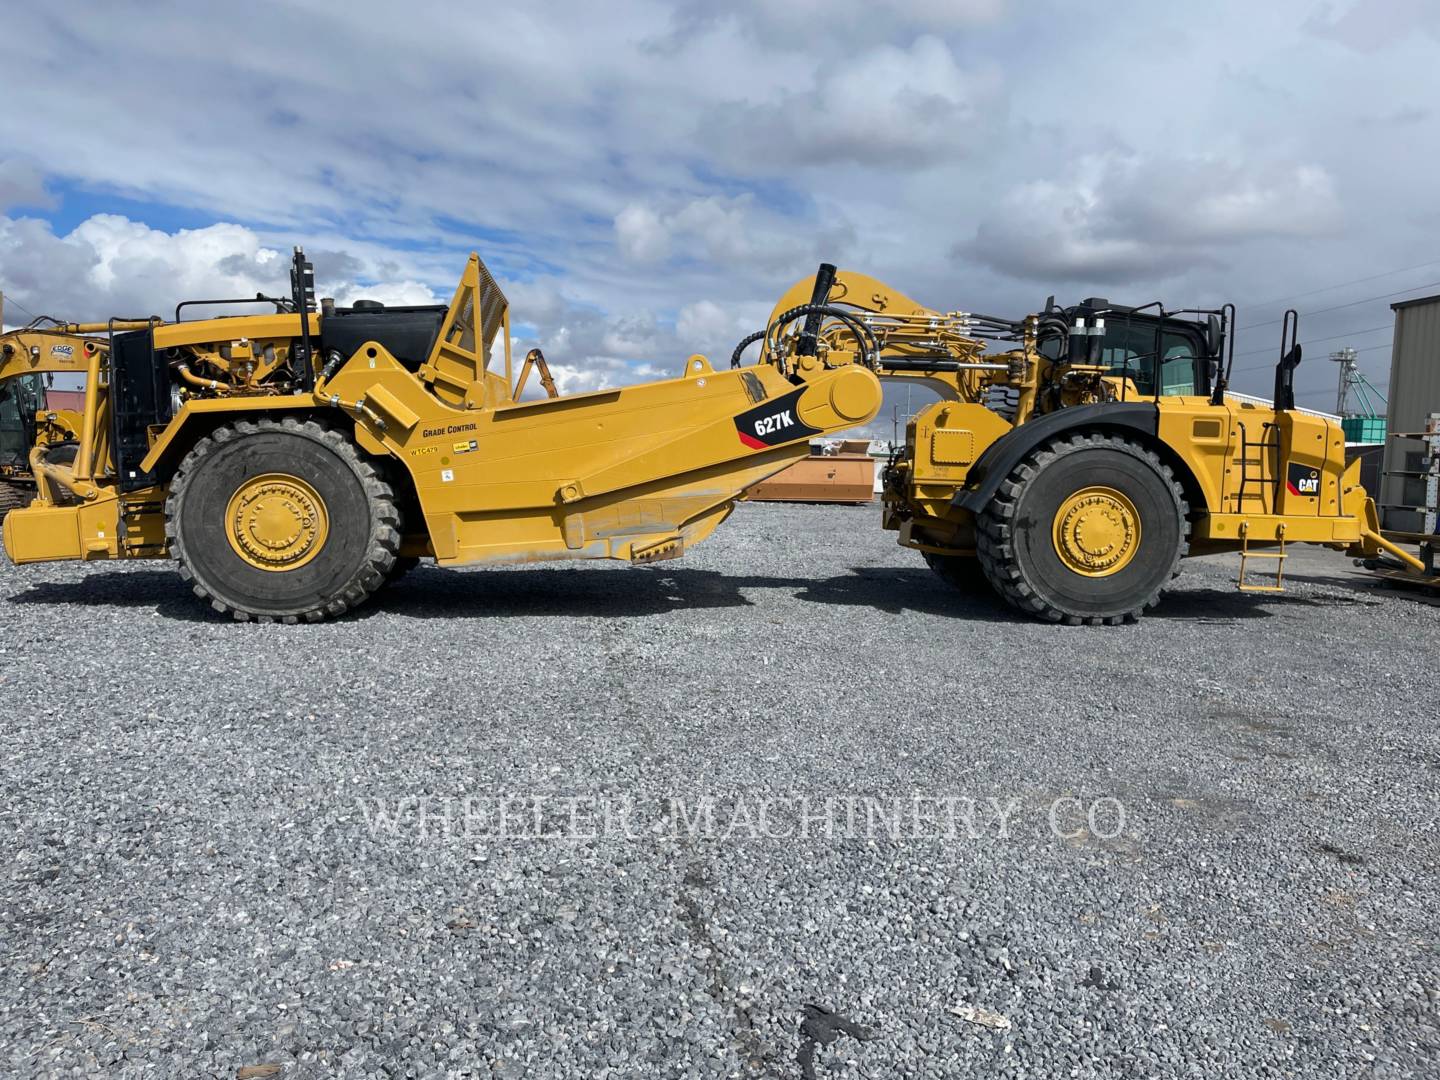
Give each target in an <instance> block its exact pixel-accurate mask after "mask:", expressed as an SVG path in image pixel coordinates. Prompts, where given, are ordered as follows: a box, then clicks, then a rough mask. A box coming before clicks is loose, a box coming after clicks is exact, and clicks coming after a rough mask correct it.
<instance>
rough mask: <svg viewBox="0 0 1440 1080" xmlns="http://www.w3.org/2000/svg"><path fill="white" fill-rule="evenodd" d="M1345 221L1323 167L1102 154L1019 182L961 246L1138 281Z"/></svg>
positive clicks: (1075, 272) (996, 261) (1058, 270)
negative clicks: (1057, 173)
mask: <svg viewBox="0 0 1440 1080" xmlns="http://www.w3.org/2000/svg"><path fill="white" fill-rule="evenodd" d="M1339 220H1340V204H1339V199H1338V197H1337V194H1336V190H1335V185H1334V182H1333V180H1332V179H1331V177H1330V176H1329V174H1328V173H1327V172H1326V171H1325V170H1324V169H1323V168H1321V167H1319V166H1317V165H1314V164H1308V163H1301V164H1297V163H1281V162H1270V163H1261V164H1258V165H1257V164H1255V163H1251V164H1250V165H1249V166H1248V167H1244V168H1242V167H1241V166H1239V165H1238V164H1236V163H1234V162H1231V161H1225V160H1221V159H1217V158H1213V157H1191V158H1174V157H1164V158H1141V157H1138V156H1135V155H1117V156H1098V155H1097V156H1091V157H1089V158H1086V159H1081V160H1079V161H1076V162H1074V163H1072V165H1071V166H1070V167H1069V169H1068V175H1067V177H1066V178H1065V179H1064V180H1035V181H1031V182H1029V183H1025V184H1022V185H1020V186H1019V187H1017V188H1015V189H1014V190H1013V191H1012V192H1011V193H1010V194H1009V195H1008V196H1006V197H1005V198H1004V199H1003V200H1002V202H1001V205H1000V208H999V212H998V213H996V214H995V215H993V216H992V217H991V218H990V219H989V220H988V221H986V222H984V223H982V224H981V225H980V226H979V227H978V228H977V229H976V231H975V234H974V237H973V239H971V240H970V241H969V242H967V243H964V244H962V245H960V248H959V251H960V252H961V253H962V254H964V255H967V256H970V257H973V258H976V259H978V260H980V261H982V262H984V263H986V264H988V265H990V266H992V267H994V268H995V269H997V270H1000V271H1002V272H1004V273H1007V274H1011V275H1013V276H1015V277H1021V278H1032V279H1035V280H1040V281H1047V280H1048V281H1054V280H1064V281H1073V280H1086V281H1094V282H1127V281H1138V280H1144V279H1150V280H1156V279H1161V278H1166V277H1173V276H1175V275H1177V274H1181V273H1184V272H1187V271H1190V270H1193V269H1194V268H1196V267H1200V266H1212V267H1213V266H1220V265H1223V263H1222V260H1221V257H1220V256H1221V255H1222V253H1224V252H1225V251H1226V250H1227V249H1228V248H1229V247H1231V246H1233V245H1236V244H1241V243H1246V242H1250V241H1255V240H1264V239H1268V238H1274V237H1287V236H1295V237H1308V236H1316V235H1320V234H1323V233H1325V232H1328V231H1330V230H1333V229H1334V228H1335V227H1336V226H1337V224H1338V223H1339Z"/></svg>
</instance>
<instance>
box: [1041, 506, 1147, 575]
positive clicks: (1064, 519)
mask: <svg viewBox="0 0 1440 1080" xmlns="http://www.w3.org/2000/svg"><path fill="white" fill-rule="evenodd" d="M1053 535H1054V541H1055V553H1056V554H1057V555H1059V556H1060V561H1061V562H1062V563H1063V564H1064V565H1065V566H1066V568H1067V569H1070V570H1073V571H1074V572H1075V573H1077V574H1083V575H1085V576H1086V577H1107V576H1108V575H1110V574H1115V573H1119V572H1120V571H1121V570H1123V569H1125V567H1126V566H1127V565H1128V564H1129V562H1130V560H1131V559H1133V558H1134V557H1135V552H1136V551H1138V550H1139V548H1140V514H1139V513H1138V512H1137V511H1136V509H1135V504H1134V503H1132V502H1131V501H1130V500H1129V499H1128V498H1127V497H1126V496H1125V495H1123V494H1122V493H1120V492H1119V491H1116V490H1115V489H1114V488H1110V487H1103V486H1100V485H1096V486H1094V487H1087V488H1083V489H1081V490H1080V491H1077V492H1075V494H1073V495H1071V496H1070V497H1069V498H1068V499H1066V500H1065V501H1064V502H1062V503H1061V504H1060V508H1059V509H1058V510H1056V512H1055V528H1054V534H1053Z"/></svg>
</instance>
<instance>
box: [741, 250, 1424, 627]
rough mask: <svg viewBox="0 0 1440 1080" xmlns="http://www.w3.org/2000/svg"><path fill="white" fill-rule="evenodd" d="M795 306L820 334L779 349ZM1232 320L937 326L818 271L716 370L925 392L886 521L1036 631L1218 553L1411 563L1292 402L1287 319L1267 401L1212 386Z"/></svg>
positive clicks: (1331, 426) (870, 286)
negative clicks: (918, 386) (863, 376)
mask: <svg viewBox="0 0 1440 1080" xmlns="http://www.w3.org/2000/svg"><path fill="white" fill-rule="evenodd" d="M795 312H819V313H821V314H820V322H819V324H818V325H813V324H811V323H809V322H807V324H806V326H805V328H804V330H803V332H799V333H796V334H792V335H791V336H789V337H782V336H781V335H780V334H779V333H778V331H777V329H776V328H777V327H781V326H784V325H791V320H793V318H794V313H795ZM1187 316H1188V317H1187ZM1233 320H1234V308H1233V306H1231V305H1227V306H1226V307H1225V308H1222V309H1216V310H1213V311H1194V310H1191V311H1180V312H1170V311H1166V310H1164V308H1163V307H1162V306H1161V305H1159V304H1150V305H1146V306H1145V307H1143V308H1131V307H1124V306H1121V305H1116V304H1111V303H1109V302H1108V301H1105V300H1099V299H1092V300H1087V301H1085V302H1084V303H1083V304H1079V305H1075V306H1073V307H1069V308H1057V307H1056V306H1055V304H1054V301H1053V299H1052V300H1051V302H1050V303H1049V304H1047V306H1046V309H1045V310H1044V311H1043V312H1040V313H1039V314H1035V315H1031V316H1029V317H1027V318H1024V319H1019V320H1012V319H1003V318H995V317H991V316H985V315H978V314H974V313H969V312H939V311H934V310H931V309H929V308H927V307H925V306H923V305H921V304H918V303H916V302H915V301H914V300H911V299H910V298H908V297H906V296H904V295H903V294H901V293H899V292H897V291H895V290H894V289H892V288H890V287H889V286H887V285H885V284H883V283H881V282H879V281H876V280H875V279H873V278H870V277H866V276H865V275H863V274H857V273H851V272H839V271H837V270H836V269H835V268H834V267H833V266H828V265H824V266H822V267H821V268H820V272H819V274H818V275H817V276H816V277H814V278H807V279H805V280H804V281H801V282H799V283H798V284H796V285H795V286H794V287H793V288H792V289H791V290H790V291H789V292H788V293H787V294H786V295H785V296H784V297H782V299H781V300H780V302H779V304H777V305H776V308H775V313H774V315H773V317H772V319H771V323H770V328H769V329H768V330H767V331H761V332H759V333H757V334H754V335H751V336H750V337H749V338H746V339H745V340H744V341H742V342H741V344H740V346H739V347H738V348H737V350H736V353H735V356H734V357H733V358H732V363H734V364H737V365H738V364H739V363H740V359H741V356H742V353H743V351H744V349H745V348H746V347H747V346H748V345H750V344H751V343H753V342H756V341H763V345H762V347H761V353H760V366H761V368H762V369H763V368H764V367H766V366H768V365H770V364H774V363H780V364H782V365H783V364H785V363H787V362H790V359H789V358H790V357H791V356H792V355H794V354H803V353H805V352H806V351H807V349H813V350H814V352H815V354H816V356H817V358H818V361H819V362H820V363H821V364H837V363H842V364H843V363H845V362H850V363H861V362H862V361H863V363H864V364H865V365H867V366H869V367H872V368H873V369H874V370H876V371H878V372H879V373H880V375H881V376H882V377H884V378H892V379H919V380H923V381H924V382H925V383H926V384H927V385H929V386H930V387H932V388H933V389H934V390H935V391H936V392H937V393H938V394H939V396H940V399H941V400H939V401H937V402H936V403H935V404H933V405H930V406H929V407H927V408H925V409H923V410H921V411H920V412H919V413H917V414H916V415H915V416H914V417H913V419H912V420H911V421H910V422H909V424H908V425H907V427H906V434H905V446H904V449H903V452H901V453H898V454H897V455H896V457H895V458H894V459H893V460H892V461H891V463H890V465H889V467H888V469H887V471H886V476H885V480H884V504H885V510H884V524H885V527H886V528H890V529H895V530H897V531H898V532H899V540H900V543H901V544H903V545H905V546H907V547H911V548H915V549H916V550H918V551H920V552H922V553H923V554H924V556H925V559H926V561H927V562H928V563H929V564H930V566H931V567H932V568H933V569H934V570H935V571H936V572H937V573H938V574H939V575H940V576H941V577H942V578H944V579H946V580H947V581H949V582H951V583H952V584H955V585H957V586H960V587H962V588H972V587H974V585H975V584H976V583H977V582H978V581H979V580H981V576H982V575H983V578H984V579H985V580H988V581H989V583H990V585H991V586H993V587H994V588H995V590H996V591H997V592H998V593H999V594H1000V595H1001V596H1003V597H1004V598H1005V599H1006V600H1007V601H1008V602H1009V603H1010V604H1011V605H1013V606H1014V607H1016V608H1018V609H1019V610H1021V611H1024V612H1026V613H1029V614H1032V615H1036V616H1039V617H1041V618H1043V619H1047V620H1051V621H1055V622H1065V623H1082V622H1083V623H1118V622H1121V621H1124V620H1127V619H1133V618H1136V617H1137V616H1139V615H1140V614H1141V613H1142V612H1143V611H1144V610H1145V609H1146V608H1148V607H1150V606H1152V605H1153V604H1154V603H1155V602H1156V601H1157V599H1158V597H1159V596H1160V593H1161V590H1162V589H1164V587H1165V586H1166V584H1168V583H1169V581H1170V580H1171V578H1172V577H1173V576H1174V575H1175V574H1176V573H1177V572H1178V566H1179V561H1180V559H1181V558H1182V557H1184V556H1185V555H1200V554H1208V553H1212V552H1222V551H1236V552H1238V553H1239V554H1240V579H1239V586H1240V588H1242V589H1246V590H1263V591H1278V590H1279V589H1280V588H1281V587H1282V582H1283V570H1282V568H1283V565H1284V559H1285V549H1286V545H1288V544H1292V543H1296V542H1306V543H1316V544H1324V545H1327V546H1330V547H1333V548H1336V549H1340V550H1345V551H1348V552H1349V553H1351V554H1352V555H1356V556H1360V557H1366V558H1374V557H1376V556H1378V555H1379V554H1380V552H1382V551H1383V552H1387V553H1389V554H1390V555H1392V556H1393V557H1394V558H1396V559H1398V560H1400V561H1401V562H1402V563H1404V564H1405V565H1406V566H1409V567H1411V568H1412V569H1413V570H1415V571H1417V572H1418V571H1421V570H1423V564H1422V563H1421V562H1420V561H1419V560H1417V559H1416V558H1415V557H1414V556H1412V555H1410V554H1409V553H1408V552H1406V551H1404V550H1402V549H1401V548H1399V547H1397V546H1396V545H1395V544H1393V543H1391V542H1390V541H1389V540H1387V539H1386V538H1384V537H1382V536H1381V535H1380V530H1379V523H1378V518H1377V515H1376V511H1375V504H1374V502H1373V501H1372V500H1371V499H1370V498H1369V497H1368V496H1367V495H1366V492H1365V490H1364V488H1363V487H1361V486H1360V482H1359V463H1358V462H1355V463H1352V464H1350V465H1347V464H1346V462H1345V439H1344V435H1343V433H1342V432H1341V429H1340V426H1339V425H1338V424H1336V423H1334V422H1331V421H1329V420H1327V419H1325V418H1324V417H1321V416H1317V415H1314V414H1310V413H1306V412H1303V411H1300V410H1297V409H1296V408H1295V397H1294V389H1293V380H1294V373H1295V369H1296V367H1297V366H1298V365H1299V363H1300V359H1301V350H1300V346H1299V345H1298V343H1297V342H1296V331H1297V317H1296V316H1295V314H1294V312H1290V313H1288V314H1287V316H1286V319H1285V321H1284V330H1283V334H1282V345H1281V358H1280V361H1279V364H1278V365H1277V368H1276V376H1275V398H1274V404H1273V406H1271V405H1268V404H1257V403H1255V402H1251V401H1244V400H1241V399H1239V398H1237V397H1235V396H1233V395H1230V394H1227V392H1226V386H1227V381H1228V376H1229V371H1230V364H1228V363H1225V362H1223V361H1224V358H1225V354H1226V353H1228V354H1229V356H1230V358H1231V360H1232V362H1233V338H1232V335H1231V326H1232V324H1233ZM997 342H998V343H1002V348H1001V349H1000V350H999V351H991V350H990V345H991V344H992V343H997ZM1227 343H1228V344H1227ZM1257 559H1264V560H1266V565H1267V566H1269V567H1270V568H1271V569H1272V570H1273V574H1272V575H1270V576H1268V577H1267V578H1266V579H1264V580H1263V581H1262V582H1257V581H1255V580H1254V579H1253V578H1251V577H1247V571H1249V570H1251V566H1250V564H1251V563H1252V561H1253V560H1257Z"/></svg>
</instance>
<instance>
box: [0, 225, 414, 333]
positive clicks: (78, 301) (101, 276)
mask: <svg viewBox="0 0 1440 1080" xmlns="http://www.w3.org/2000/svg"><path fill="white" fill-rule="evenodd" d="M327 255H328V258H327ZM311 260H312V261H314V262H316V277H317V285H318V286H319V291H320V292H321V293H323V294H325V295H333V296H334V297H335V298H336V300H337V301H338V302H339V303H341V304H348V303H350V302H351V301H353V300H354V299H356V298H359V297H368V298H371V299H377V300H380V301H382V302H388V303H433V302H435V299H436V296H435V293H434V292H433V291H432V290H431V289H430V288H429V287H428V286H427V285H424V284H422V283H421V282H419V281H416V280H405V279H401V280H392V281H385V280H381V279H379V278H378V276H372V275H371V274H369V273H367V270H368V269H369V268H368V267H367V265H366V262H365V261H364V260H361V259H357V258H355V257H354V256H351V255H348V254H346V253H344V252H332V253H318V252H312V253H311ZM327 264H328V265H327ZM0 266H3V267H4V273H5V281H6V286H7V292H9V293H10V294H11V295H12V296H13V298H14V299H15V300H16V301H18V303H19V304H22V305H24V307H25V308H27V309H29V310H31V311H34V312H36V313H40V312H41V311H43V313H45V314H50V315H54V316H56V317H58V318H64V319H80V320H90V319H104V318H107V317H109V316H111V315H137V316H143V315H150V314H158V315H162V316H166V317H168V316H169V315H170V314H171V313H172V312H173V311H174V308H175V305H176V303H178V302H179V301H181V300H189V299H216V298H222V297H244V296H253V295H255V294H256V293H257V292H263V293H265V294H267V295H288V293H289V255H288V253H282V252H280V251H278V250H275V249H273V248H269V247H266V246H265V245H264V244H263V243H262V242H261V240H260V237H259V236H258V235H257V234H256V233H255V232H254V231H253V230H251V229H248V228H246V227H244V226H241V225H234V224H218V225H211V226H209V227H207V228H204V229H181V230H178V231H176V232H173V233H170V232H165V231H163V230H160V229H153V228H150V227H149V226H147V225H145V224H142V223H141V222H137V221H131V220H130V219H129V218H126V217H122V216H119V215H116V214H97V215H94V216H93V217H90V218H87V219H86V220H85V221H83V222H81V223H80V224H79V225H78V226H77V227H76V228H75V229H74V230H73V231H71V232H70V233H69V234H68V235H65V236H56V235H55V233H54V232H53V231H52V230H51V229H50V227H49V225H48V224H46V223H44V222H41V221H37V220H35V219H25V218H21V219H12V218H8V217H0ZM331 267H336V268H339V269H342V270H344V271H347V272H348V276H341V277H337V276H334V275H333V274H332V273H330V272H329V271H330V268H331Z"/></svg>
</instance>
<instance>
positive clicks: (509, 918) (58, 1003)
mask: <svg viewBox="0 0 1440 1080" xmlns="http://www.w3.org/2000/svg"><path fill="white" fill-rule="evenodd" d="M876 516H877V511H875V510H873V509H863V508H846V507H811V508H806V507H794V506H778V505H757V506H745V507H742V508H741V509H740V511H739V512H738V514H737V515H736V517H735V518H734V519H733V520H732V521H731V522H730V523H728V524H727V525H725V526H724V527H722V529H721V530H720V532H719V533H718V534H717V535H716V536H715V537H714V538H713V539H712V540H710V541H709V542H708V543H707V544H705V545H703V546H702V547H700V548H699V549H698V550H697V551H695V552H694V553H692V554H691V555H690V556H688V557H686V558H685V559H684V560H683V561H681V562H676V563H669V564H662V565H659V566H655V567H650V568H645V569H636V568H629V567H623V566H618V565H614V566H611V565H593V566H579V565H564V566H558V567H550V568H520V569H514V570H499V571H497V570H490V571H480V572H457V571H441V570H438V569H436V568H434V567H422V568H421V569H419V570H417V571H416V572H415V573H414V574H413V575H412V576H410V577H409V578H407V579H405V580H404V581H403V582H401V583H400V584H398V585H397V586H395V587H393V588H392V589H391V590H390V591H388V592H387V593H386V594H384V595H383V596H382V597H381V598H379V599H378V601H377V602H376V603H374V604H373V605H371V606H370V607H369V608H367V609H365V611H364V612H363V613H362V614H361V615H360V616H358V617H355V618H352V619H349V620H346V621H342V622H339V623H335V624H328V625H322V626H298V627H281V626H267V627H262V626H250V625H235V624H232V623H228V622H225V621H222V620H220V619H218V618H215V617H212V616H211V615H209V613H208V612H206V611H205V610H203V609H202V608H200V607H199V606H198V605H197V604H196V603H195V602H194V601H193V600H192V599H191V598H190V597H189V595H188V594H187V593H186V591H185V590H184V589H183V588H182V586H181V584H180V582H179V580H178V578H177V577H176V576H175V575H174V574H173V572H172V571H170V570H169V569H168V567H165V566H163V565H160V564H136V565H133V566H119V567H106V566H95V567H89V568H82V567H76V566H69V565H57V566H38V567H29V568H24V569H15V568H12V567H9V566H6V567H4V569H3V570H0V612H3V621H0V646H3V652H4V654H5V657H6V658H7V659H8V661H9V662H8V664H6V665H5V667H4V670H5V672H6V674H5V676H4V677H3V681H4V684H5V693H4V698H3V700H4V705H3V709H4V720H3V725H0V752H3V767H4V774H5V775H4V780H5V795H4V801H3V810H4V816H3V825H4V830H5V833H6V836H5V841H6V843H5V848H6V852H7V860H6V866H5V872H4V876H3V880H0V927H3V947H0V1072H3V1071H6V1070H8V1071H9V1072H10V1073H11V1074H13V1075H16V1076H25V1077H37V1076H52V1075H54V1076H62V1075H66V1076H68V1075H105V1076H114V1077H131V1076H134V1077H141V1076H146V1077H148V1076H155V1077H172V1076H173V1077H198V1076H225V1077H236V1076H257V1077H258V1076H266V1075H276V1076H280V1077H286V1078H291V1077H308V1076H331V1075H340V1076H346V1077H399V1076H413V1077H421V1076H425V1077H429V1076H435V1077H490V1076H495V1077H560V1076H574V1077H586V1078H601V1077H648V1076H656V1077H660V1076H664V1077H711V1076H714V1077H720V1076H740V1077H750V1076H762V1075H763V1076H769V1077H785V1078H792V1077H793V1078H798V1077H800V1076H801V1075H802V1072H803V1070H804V1068H805V1065H804V1062H805V1060H806V1059H808V1058H811V1057H813V1068H814V1072H815V1075H816V1076H817V1077H820V1078H824V1077H893V1076H900V1075H906V1076H923V1077H942V1076H943V1077H956V1076H987V1077H988V1076H1016V1077H1019V1076H1028V1077H1051V1076H1065V1077H1072V1076H1078V1077H1109V1076H1116V1077H1205V1078H1214V1077H1226V1078H1230V1077H1242V1076H1273V1077H1281V1076H1295V1077H1325V1078H1330V1077H1345V1076H1367V1077H1377V1078H1379V1077H1384V1078H1391V1077H1422V1076H1423V1077H1433V1076H1434V1075H1436V1070H1437V1064H1436V1063H1437V1059H1440V1026H1437V1025H1440V1019H1437V1010H1440V1004H1437V997H1440V958H1437V926H1440V910H1437V908H1440V903H1437V899H1436V897H1437V884H1440V882H1437V876H1440V873H1437V870H1440V866H1437V863H1440V859H1437V837H1436V821H1437V768H1440V744H1437V738H1436V730H1435V724H1436V710H1435V702H1436V692H1437V688H1440V680H1437V678H1436V674H1435V657H1436V656H1437V655H1440V607H1435V606H1431V605H1428V604H1425V603H1421V602H1417V601H1416V600H1414V599H1411V598H1409V597H1406V596H1402V595H1397V594H1394V593H1386V592H1382V591H1379V590H1377V589H1374V588H1372V587H1371V586H1370V585H1369V583H1368V581H1367V580H1366V579H1363V578H1361V577H1358V576H1356V575H1355V574H1353V573H1352V572H1351V570H1350V568H1349V563H1348V562H1347V561H1346V560H1345V559H1343V558H1342V557H1340V556H1338V555H1333V554H1331V553H1325V552H1320V553H1317V554H1315V555H1307V556H1305V557H1303V558H1299V557H1297V558H1296V559H1295V560H1293V561H1292V563H1291V566H1292V573H1293V577H1292V586H1291V588H1290V590H1289V591H1288V592H1287V593H1286V594H1284V595H1282V596H1277V597H1255V596H1251V595H1245V596H1241V595H1237V594H1236V593H1234V592H1233V591H1232V590H1231V584H1232V581H1233V573H1234V565H1233V560H1231V561H1211V560H1196V561H1193V562H1191V563H1189V564H1188V565H1187V570H1186V572H1185V574H1184V575H1183V576H1182V577H1181V578H1180V579H1179V581H1178V582H1177V587H1176V588H1175V590H1174V591H1173V592H1172V593H1171V594H1170V595H1169V598H1168V599H1167V600H1166V602H1165V603H1164V605H1163V606H1162V607H1161V609H1160V610H1159V611H1158V612H1157V613H1156V614H1155V615H1153V616H1152V617H1151V618H1149V619H1147V620H1146V621H1145V622H1143V623H1141V624H1139V625H1137V626H1128V627H1119V628H1063V627H1053V626H1046V625H1041V624H1038V623H1033V622H1029V621H1024V620H1020V619H1018V618H1015V617H1012V616H1011V615H1010V614H1009V613H1008V612H1007V611H1006V610H1004V609H1002V608H1001V607H999V606H998V602H997V601H995V600H993V599H991V598H990V597H988V596H974V597H967V596H963V595H960V594H958V593H954V592H951V591H948V590H947V588H946V587H944V586H943V585H941V584H940V583H939V581H938V579H936V578H934V577H933V576H932V575H931V574H930V573H929V572H928V571H927V570H926V569H925V568H924V566H923V564H922V563H921V561H920V558H919V557H918V556H917V555H914V554H913V553H910V552H907V551H904V550H902V549H900V548H898V547H896V546H895V544H894V540H893V537H892V536H891V534H888V533H882V532H881V531H880V530H879V529H878V527H877V524H876V521H875V518H876ZM467 799H468V800H470V801H469V802H468V803H467V802H466V800H467ZM706 799H709V800H711V801H710V802H706V801H705V800H706ZM507 800H508V801H507ZM567 800H568V801H567ZM826 800H830V801H829V802H827V801H826ZM966 800H973V803H971V802H966ZM1057 800H1061V801H1059V802H1057ZM536 807H538V808H539V810H538V823H537V819H536ZM910 808H918V812H917V813H915V814H912V813H911V809H910ZM502 811H503V815H504V817H503V820H502ZM707 811H708V813H709V816H708V817H707V816H706V815H707ZM967 811H969V813H968V814H967ZM1087 811H1088V812H1089V815H1090V818H1091V819H1092V820H1090V822H1089V824H1088V825H1087V824H1086V812H1087ZM1052 812H1053V827H1052ZM447 814H448V818H447ZM542 834H543V835H542ZM807 1005H814V1006H817V1007H818V1009H817V1010H811V1011H810V1012H808V1013H807V1012H806V1006H807ZM832 1013H833V1014H835V1015H831V1014H832ZM862 1036H865V1037H863V1038H862ZM256 1066H270V1067H273V1068H259V1069H256V1068H254V1067H256Z"/></svg>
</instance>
